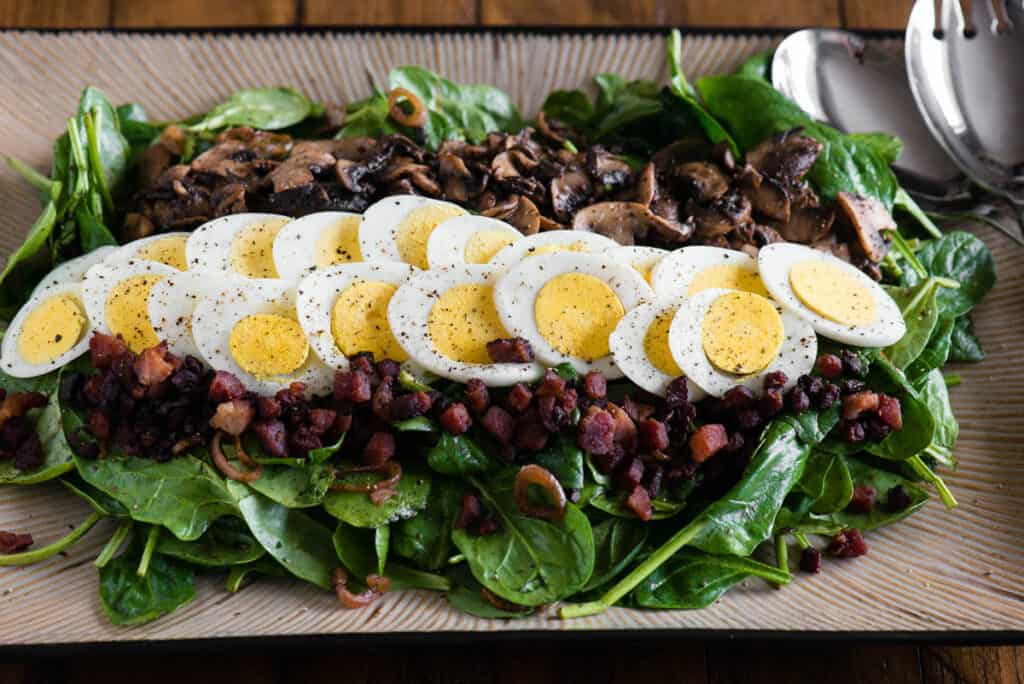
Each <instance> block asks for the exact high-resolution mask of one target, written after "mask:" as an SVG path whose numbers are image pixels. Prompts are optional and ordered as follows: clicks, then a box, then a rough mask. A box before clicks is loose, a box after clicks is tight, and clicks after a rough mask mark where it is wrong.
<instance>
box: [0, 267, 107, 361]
mask: <svg viewBox="0 0 1024 684" xmlns="http://www.w3.org/2000/svg"><path fill="white" fill-rule="evenodd" d="M91 330H92V326H91V325H90V324H89V317H88V315H87V314H86V309H85V304H84V303H83V301H82V286H81V285H80V284H78V283H75V282H65V283H60V284H54V285H50V286H49V287H46V288H44V289H43V290H41V291H40V292H37V293H35V294H33V295H32V297H30V298H29V300H28V301H27V302H26V303H25V304H24V305H23V306H22V307H21V309H20V310H19V311H18V314H17V315H16V316H15V317H14V320H13V321H11V324H10V326H8V328H7V330H6V331H5V333H4V335H3V343H2V346H0V366H2V367H3V371H4V373H6V374H7V375H11V376H13V377H16V378H32V377H35V376H37V375H43V374H45V373H49V372H50V371H52V370H55V369H57V368H60V367H61V366H63V365H65V364H67V363H69V362H71V361H72V360H74V359H76V358H78V357H79V356H81V355H82V354H84V353H85V351H86V350H87V349H88V348H89V333H90V332H91Z"/></svg>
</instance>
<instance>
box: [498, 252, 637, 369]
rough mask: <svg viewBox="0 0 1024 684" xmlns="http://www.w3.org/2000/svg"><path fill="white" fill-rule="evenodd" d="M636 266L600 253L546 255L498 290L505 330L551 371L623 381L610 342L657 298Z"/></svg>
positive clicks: (528, 262) (516, 270)
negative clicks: (562, 367) (559, 368)
mask: <svg viewBox="0 0 1024 684" xmlns="http://www.w3.org/2000/svg"><path fill="white" fill-rule="evenodd" d="M653 298H654V297H653V293H652V292H651V288H650V287H648V285H647V283H646V282H645V281H644V279H643V277H642V276H641V275H640V274H639V273H637V272H636V271H635V270H634V269H633V268H631V267H630V266H626V265H624V264H619V263H616V262H614V261H612V260H611V259H608V258H607V257H604V256H602V255H600V254H578V253H564V252H562V253H560V252H556V253H553V254H542V255H540V256H534V257H530V258H528V259H524V260H523V261H521V262H520V263H519V264H517V265H515V266H514V267H512V268H511V269H510V270H509V271H508V272H507V273H506V274H505V275H504V276H502V277H501V279H500V280H499V281H498V284H497V286H496V287H495V288H494V303H495V305H496V306H497V308H498V313H499V314H500V315H501V321H502V323H503V324H504V325H505V327H506V328H507V329H508V330H509V331H510V332H511V333H512V334H513V335H515V336H517V337H522V338H524V339H526V340H527V341H529V342H530V344H531V345H532V347H533V351H534V353H535V354H536V355H537V358H538V359H540V360H541V361H543V362H544V363H546V364H547V365H549V366H555V365H558V364H560V363H569V364H572V366H573V367H574V368H575V369H576V370H577V371H579V372H580V373H586V372H588V371H592V370H596V371H599V372H601V373H602V374H604V376H605V377H606V378H608V379H615V378H620V377H622V371H620V370H619V368H618V367H617V366H616V365H615V361H614V359H613V358H612V355H611V349H610V347H609V343H608V338H609V336H610V335H611V333H612V331H613V330H615V327H616V326H617V325H618V324H619V322H620V321H621V320H622V318H623V316H625V314H626V312H627V311H629V310H631V309H632V308H633V307H635V306H637V305H639V304H640V303H641V302H643V301H648V300H651V299H653Z"/></svg>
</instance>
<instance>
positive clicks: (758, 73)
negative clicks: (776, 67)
mask: <svg viewBox="0 0 1024 684" xmlns="http://www.w3.org/2000/svg"><path fill="white" fill-rule="evenodd" d="M774 57H775V50H762V51H761V52H758V53H755V54H754V55H753V56H752V57H750V58H748V59H747V61H745V62H743V64H740V66H739V68H738V69H736V71H734V72H733V74H734V75H736V76H743V77H744V78H759V79H761V80H762V81H766V82H768V83H771V82H772V59H773V58H774Z"/></svg>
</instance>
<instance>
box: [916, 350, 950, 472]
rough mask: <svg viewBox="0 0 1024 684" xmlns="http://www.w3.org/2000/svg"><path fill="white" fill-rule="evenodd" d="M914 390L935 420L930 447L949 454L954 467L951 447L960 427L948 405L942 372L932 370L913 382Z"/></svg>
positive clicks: (947, 393)
mask: <svg viewBox="0 0 1024 684" xmlns="http://www.w3.org/2000/svg"><path fill="white" fill-rule="evenodd" d="M914 388H915V389H916V390H917V391H918V392H919V393H920V395H921V399H922V400H923V401H924V403H925V404H926V405H927V406H928V408H929V409H930V411H931V414H932V418H934V419H935V432H934V433H933V435H932V446H933V447H938V448H940V449H943V450H945V451H947V452H950V457H949V459H948V460H949V462H950V464H951V465H955V463H956V461H955V459H953V458H952V455H951V453H952V450H953V447H954V446H956V440H957V437H959V435H960V426H959V424H958V423H957V420H956V416H954V415H953V407H952V406H951V405H950V403H949V390H947V389H946V380H945V379H944V378H943V377H942V371H940V370H939V369H937V368H936V369H933V370H932V371H931V372H929V373H928V374H927V375H925V376H923V377H921V378H920V379H918V380H917V381H915V382H914Z"/></svg>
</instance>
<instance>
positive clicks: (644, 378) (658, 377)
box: [608, 299, 705, 401]
mask: <svg viewBox="0 0 1024 684" xmlns="http://www.w3.org/2000/svg"><path fill="white" fill-rule="evenodd" d="M679 305H680V301H678V300H672V299H662V300H659V301H656V302H644V303H643V304H639V305H638V306H635V307H633V308H632V309H630V310H629V311H627V312H626V315H625V316H623V317H622V320H621V321H619V324H618V325H617V326H616V327H615V331H614V332H612V334H611V336H610V337H609V338H608V346H609V347H610V348H611V350H612V358H613V359H614V360H615V365H616V366H618V367H619V370H621V371H622V373H623V375H625V376H626V377H627V378H629V379H630V381H632V382H633V384H634V385H636V386H638V387H641V388H643V389H645V390H647V391H648V392H650V393H651V394H656V395H658V396H661V397H663V396H665V392H666V390H667V389H668V386H669V383H671V382H672V381H673V380H675V379H676V378H675V377H674V376H672V375H669V374H668V373H663V372H662V371H661V369H660V368H658V367H657V366H655V365H654V363H652V362H651V360H650V358H648V356H647V351H646V348H645V346H644V338H645V337H646V336H647V330H648V329H649V328H650V327H651V324H652V323H654V320H655V319H656V318H658V317H659V316H661V315H662V314H668V313H670V312H674V311H675V310H676V309H678V308H679ZM686 389H687V390H688V393H689V397H690V400H691V401H700V400H701V399H703V398H704V396H705V393H704V390H702V389H701V388H700V387H698V386H697V385H696V384H694V382H693V381H692V380H690V379H689V378H687V380H686Z"/></svg>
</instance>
